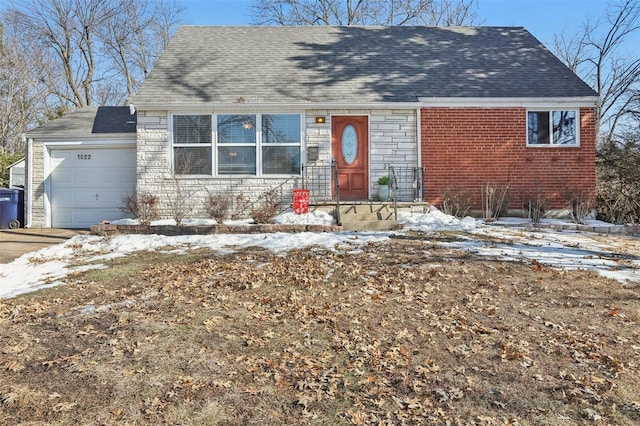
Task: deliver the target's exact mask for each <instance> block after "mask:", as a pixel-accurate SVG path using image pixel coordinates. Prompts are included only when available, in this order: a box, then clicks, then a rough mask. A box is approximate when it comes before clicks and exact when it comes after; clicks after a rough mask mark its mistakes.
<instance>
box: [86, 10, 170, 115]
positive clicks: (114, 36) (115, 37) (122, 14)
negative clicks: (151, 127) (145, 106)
mask: <svg viewBox="0 0 640 426" xmlns="http://www.w3.org/2000/svg"><path fill="white" fill-rule="evenodd" d="M118 3H119V4H118V8H117V10H116V11H115V13H113V14H112V15H111V17H110V19H108V20H107V21H106V22H105V25H104V26H102V27H101V28H100V30H99V32H98V37H99V38H100V41H101V42H102V43H103V44H104V46H105V49H104V51H105V55H106V56H107V58H108V59H109V61H110V63H111V64H112V66H113V68H114V69H115V71H116V73H117V74H119V75H121V76H122V77H123V79H124V82H125V87H126V96H127V98H126V101H125V103H128V102H129V101H130V100H131V97H132V96H133V95H134V94H135V92H136V91H137V89H138V88H139V87H140V85H141V84H142V82H143V81H144V79H145V77H146V76H147V74H148V73H149V71H151V68H152V66H153V64H154V63H155V61H156V60H157V59H158V57H159V56H160V54H161V53H162V51H163V50H164V48H165V47H166V45H167V43H168V42H169V38H170V37H171V34H172V32H173V29H175V27H176V26H177V24H178V23H179V22H180V15H181V11H182V9H181V7H179V6H178V4H177V3H176V2H175V1H171V0H120V1H119V2H118Z"/></svg>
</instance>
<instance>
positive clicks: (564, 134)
mask: <svg viewBox="0 0 640 426" xmlns="http://www.w3.org/2000/svg"><path fill="white" fill-rule="evenodd" d="M553 143H554V144H559V145H576V144H577V140H576V112H575V111H553Z"/></svg>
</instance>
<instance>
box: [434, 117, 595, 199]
mask: <svg viewBox="0 0 640 426" xmlns="http://www.w3.org/2000/svg"><path fill="white" fill-rule="evenodd" d="M421 115H422V119H421V127H422V129H421V131H422V148H421V149H422V162H423V164H424V168H425V173H424V188H425V200H426V201H428V202H430V203H432V204H435V205H441V203H442V201H443V199H444V197H445V196H446V195H447V191H454V192H455V191H460V190H466V191H468V193H469V195H470V196H471V201H472V208H475V209H479V208H481V188H482V186H483V185H484V184H487V183H490V184H493V185H502V186H504V185H506V184H507V182H510V191H509V208H512V209H519V208H521V207H522V205H523V201H526V200H527V199H528V198H530V197H533V196H536V194H537V193H538V192H539V193H540V194H541V196H542V198H543V199H544V200H545V201H546V204H547V205H546V207H547V208H550V209H563V208H566V207H567V203H566V196H565V194H566V192H567V190H569V191H572V192H574V193H576V192H577V191H587V192H588V193H589V194H590V195H591V197H592V200H593V196H594V193H595V185H596V173H595V170H596V164H595V140H596V131H595V114H594V109H593V108H580V146H579V147H553V146H544V147H542V146H535V147H531V146H527V144H526V141H527V117H526V108H440V107H438V108H423V109H422V113H421Z"/></svg>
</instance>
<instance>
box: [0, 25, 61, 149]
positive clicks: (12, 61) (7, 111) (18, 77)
mask: <svg viewBox="0 0 640 426" xmlns="http://www.w3.org/2000/svg"><path fill="white" fill-rule="evenodd" d="M26 52H29V55H27V54H26ZM34 58H39V59H40V60H38V61H36V62H32V61H31V59H34ZM46 75H47V69H46V61H45V60H43V58H42V52H41V51H39V50H38V49H36V48H34V47H33V46H29V45H28V44H25V43H24V40H22V39H21V38H20V37H18V36H17V35H16V34H14V33H11V32H9V31H2V32H1V37H0V153H2V152H3V151H4V152H8V153H14V152H15V153H20V152H22V150H23V149H24V144H23V142H22V138H21V137H20V135H21V133H24V132H25V131H26V130H27V129H28V128H29V127H30V126H32V125H34V124H35V123H38V122H41V121H44V120H45V119H46V117H47V116H48V115H49V114H51V113H52V106H50V105H48V104H47V100H48V91H47V86H46V85H45V84H43V83H42V81H43V79H44V77H45V76H46Z"/></svg>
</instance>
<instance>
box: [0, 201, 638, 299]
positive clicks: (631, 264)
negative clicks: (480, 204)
mask: <svg viewBox="0 0 640 426" xmlns="http://www.w3.org/2000/svg"><path fill="white" fill-rule="evenodd" d="M398 221H399V222H400V223H402V224H403V225H404V228H405V230H419V231H421V232H425V233H433V232H438V231H461V232H464V233H465V234H462V235H461V239H460V241H455V242H442V243H441V244H442V245H443V246H446V247H451V248H456V249H461V250H467V251H469V252H470V253H473V254H474V255H476V256H482V257H488V258H492V259H498V260H506V261H520V262H521V261H527V262H531V261H533V260H535V261H537V262H540V263H543V264H547V265H550V266H553V267H557V268H565V269H586V270H595V271H598V272H599V273H600V274H602V275H603V276H606V277H608V278H613V279H616V280H619V281H621V282H624V281H627V280H628V281H640V272H639V270H640V257H639V256H636V255H629V254H628V253H629V250H628V249H627V250H626V251H625V250H624V247H623V246H624V245H625V244H626V243H629V242H630V241H632V242H636V241H637V239H633V238H632V237H629V238H630V239H627V240H625V239H624V238H622V237H620V238H601V237H599V236H598V235H597V234H591V233H587V232H578V231H557V230H553V229H536V230H531V229H527V228H520V227H518V226H519V225H523V224H526V223H528V221H527V220H525V219H511V218H508V219H502V220H500V221H499V222H497V225H499V226H492V225H487V224H485V223H483V222H482V221H480V220H476V219H473V218H471V217H466V218H464V219H457V218H455V217H452V216H449V215H446V214H444V213H443V212H441V211H439V210H438V209H436V208H433V207H432V208H431V209H430V211H429V213H426V214H415V213H414V214H412V213H406V212H398ZM276 222H277V223H284V224H286V223H294V224H322V225H330V224H333V223H334V220H333V217H331V216H330V215H328V214H327V213H323V212H313V213H308V214H303V215H296V214H293V213H291V212H285V213H283V214H281V215H279V216H278V218H277V219H276ZM112 223H118V224H136V223H138V222H137V221H133V220H131V219H123V220H119V221H115V222H112ZM225 223H227V222H225ZM233 223H243V224H246V223H250V221H246V220H245V221H239V222H233ZM558 223H566V221H561V222H558ZM152 224H154V225H173V224H175V222H174V221H172V220H168V221H156V222H153V223H152ZM213 224H215V221H213V220H210V219H202V220H200V219H198V220H192V219H189V220H186V221H185V225H213ZM597 224H598V225H599V226H606V224H603V223H602V222H599V223H597ZM398 232H400V233H402V232H403V231H398ZM391 235H392V234H391V233H389V232H331V233H329V232H304V233H272V234H215V235H182V236H166V235H118V236H114V237H100V236H93V235H78V236H75V237H73V238H71V239H69V240H68V241H66V242H64V243H62V244H58V245H54V246H50V247H46V248H43V249H41V250H38V251H35V252H32V253H27V254H25V255H23V256H21V257H19V258H17V259H16V260H14V261H13V262H11V263H9V264H0V298H9V297H14V296H16V295H18V294H22V293H26V292H30V291H35V290H38V289H41V288H46V287H53V286H55V285H60V284H63V283H64V280H65V279H66V277H67V276H68V275H69V274H72V273H74V272H77V271H86V270H89V269H97V268H106V265H105V262H106V261H108V260H110V259H114V258H117V257H123V256H126V255H128V254H131V253H134V252H138V251H157V252H162V253H176V254H180V253H185V252H186V251H188V250H191V249H196V248H209V249H211V250H212V251H215V252H218V253H231V252H234V251H235V250H238V249H241V248H245V247H251V246H258V247H263V248H265V249H268V250H272V251H274V252H276V253H286V252H287V251H288V250H292V249H297V248H303V247H310V246H315V245H317V246H322V247H327V248H330V249H335V248H336V247H337V248H340V249H341V250H346V251H357V250H358V249H359V247H360V246H361V245H362V244H367V243H369V242H378V241H384V240H386V239H388V238H389V237H390V236H391ZM624 253H627V254H624Z"/></svg>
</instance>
